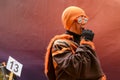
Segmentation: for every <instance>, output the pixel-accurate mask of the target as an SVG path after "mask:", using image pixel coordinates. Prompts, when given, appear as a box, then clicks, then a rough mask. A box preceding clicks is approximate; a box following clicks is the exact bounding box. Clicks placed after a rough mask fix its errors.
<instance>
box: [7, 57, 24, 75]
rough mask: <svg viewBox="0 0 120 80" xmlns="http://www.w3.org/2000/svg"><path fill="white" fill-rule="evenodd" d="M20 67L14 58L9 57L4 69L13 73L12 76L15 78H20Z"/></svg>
mask: <svg viewBox="0 0 120 80" xmlns="http://www.w3.org/2000/svg"><path fill="white" fill-rule="evenodd" d="M22 67H23V65H22V64H21V63H19V62H18V61H16V60H15V59H14V58H12V57H11V56H9V58H8V62H7V66H6V68H7V69H8V70H9V71H11V72H13V73H14V74H16V75H17V76H19V77H20V76H21V71H22Z"/></svg>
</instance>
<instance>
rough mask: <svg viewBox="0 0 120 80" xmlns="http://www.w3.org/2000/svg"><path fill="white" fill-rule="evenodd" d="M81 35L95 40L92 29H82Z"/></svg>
mask: <svg viewBox="0 0 120 80" xmlns="http://www.w3.org/2000/svg"><path fill="white" fill-rule="evenodd" d="M81 37H82V38H84V39H85V40H86V41H93V38H94V33H93V31H92V30H89V29H85V30H83V31H82V34H81Z"/></svg>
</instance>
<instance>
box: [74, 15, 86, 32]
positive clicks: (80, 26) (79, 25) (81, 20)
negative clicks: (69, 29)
mask: <svg viewBox="0 0 120 80" xmlns="http://www.w3.org/2000/svg"><path fill="white" fill-rule="evenodd" d="M87 21H88V18H87V17H86V16H83V15H82V16H80V17H77V18H76V20H75V26H76V31H78V33H79V34H81V33H82V30H83V29H84V25H85V24H86V23H87Z"/></svg>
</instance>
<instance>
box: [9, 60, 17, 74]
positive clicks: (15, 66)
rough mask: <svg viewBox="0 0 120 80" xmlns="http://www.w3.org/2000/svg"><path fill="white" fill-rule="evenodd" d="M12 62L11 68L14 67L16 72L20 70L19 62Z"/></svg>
mask: <svg viewBox="0 0 120 80" xmlns="http://www.w3.org/2000/svg"><path fill="white" fill-rule="evenodd" d="M10 63H11V66H10V69H13V68H14V69H13V70H14V72H18V70H19V65H18V64H15V63H14V61H12V62H10Z"/></svg>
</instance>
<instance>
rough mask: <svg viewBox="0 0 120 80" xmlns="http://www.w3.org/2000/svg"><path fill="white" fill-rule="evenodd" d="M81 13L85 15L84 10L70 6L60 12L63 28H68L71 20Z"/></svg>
mask: <svg viewBox="0 0 120 80" xmlns="http://www.w3.org/2000/svg"><path fill="white" fill-rule="evenodd" d="M81 15H84V16H86V14H85V12H84V10H83V9H81V8H79V7H76V6H70V7H68V8H66V9H65V10H64V11H63V14H62V23H63V25H64V28H65V29H66V30H69V29H70V26H71V25H72V23H73V21H74V20H75V19H76V18H77V17H79V16H81Z"/></svg>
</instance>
